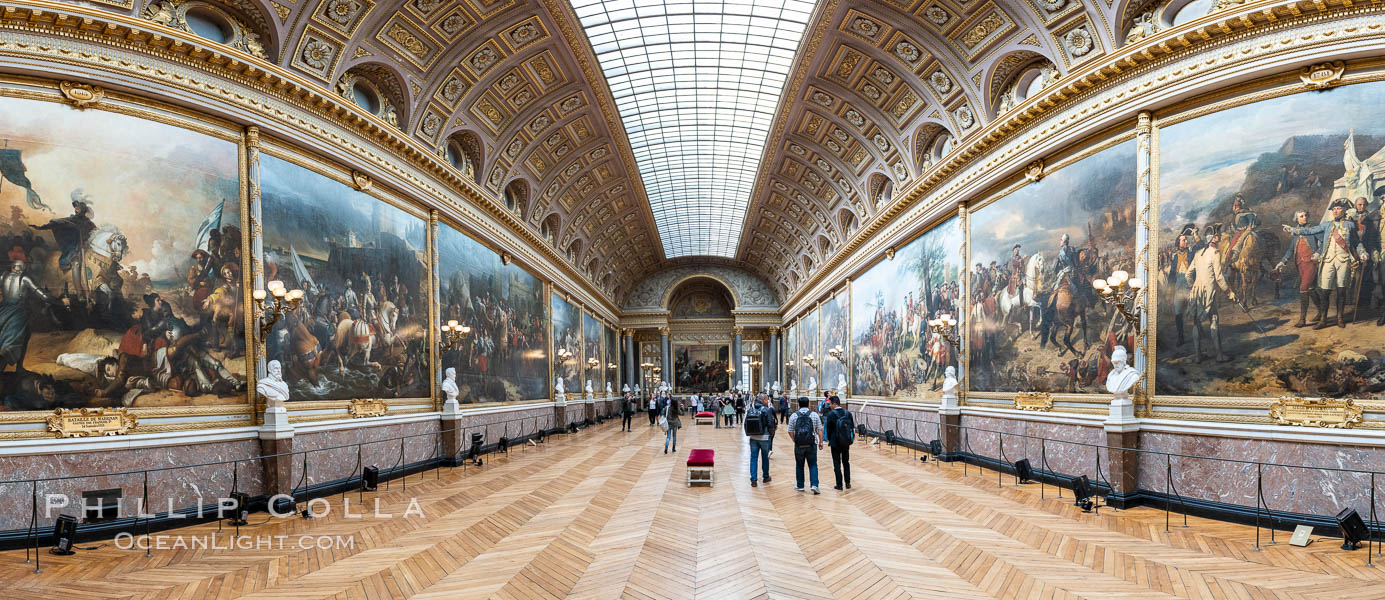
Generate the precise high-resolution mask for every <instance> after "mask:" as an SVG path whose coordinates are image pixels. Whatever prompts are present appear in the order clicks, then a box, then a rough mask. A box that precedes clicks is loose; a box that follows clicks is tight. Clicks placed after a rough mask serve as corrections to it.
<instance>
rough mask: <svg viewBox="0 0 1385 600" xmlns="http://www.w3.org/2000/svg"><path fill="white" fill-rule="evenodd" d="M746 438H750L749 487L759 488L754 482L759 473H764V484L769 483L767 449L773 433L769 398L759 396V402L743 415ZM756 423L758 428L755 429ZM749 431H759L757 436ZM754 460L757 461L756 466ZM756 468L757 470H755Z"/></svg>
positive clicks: (772, 415)
mask: <svg viewBox="0 0 1385 600" xmlns="http://www.w3.org/2000/svg"><path fill="white" fill-rule="evenodd" d="M745 420H746V423H747V425H746V437H748V438H750V487H759V484H758V483H756V482H755V480H756V479H758V475H759V472H760V471H764V472H765V483H769V482H770V477H769V449H770V445H771V442H770V440H771V437H772V435H773V432H774V413H773V412H771V411H770V407H769V398H766V397H765V396H760V402H759V403H758V404H757V405H755V406H751V407H750V411H749V412H748V413H746V415H745ZM752 421H754V422H757V423H758V424H759V427H755V423H752ZM751 431H759V432H760V433H758V434H751V433H750V432H751ZM756 458H758V459H759V461H758V464H757V462H756ZM757 467H758V470H757Z"/></svg>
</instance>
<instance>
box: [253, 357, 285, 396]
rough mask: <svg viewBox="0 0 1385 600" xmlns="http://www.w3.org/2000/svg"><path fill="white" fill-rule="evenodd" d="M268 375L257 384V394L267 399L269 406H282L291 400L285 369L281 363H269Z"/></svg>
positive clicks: (275, 361) (274, 361)
mask: <svg viewBox="0 0 1385 600" xmlns="http://www.w3.org/2000/svg"><path fill="white" fill-rule="evenodd" d="M265 371H266V375H265V377H264V378H263V379H260V380H259V381H258V382H256V383H255V393H257V394H259V395H260V396H261V397H263V398H264V399H265V404H266V405H267V406H281V405H283V403H284V402H285V401H286V400H288V399H289V384H288V383H287V382H285V381H284V368H283V367H281V366H280V365H279V361H277V360H271V361H269V365H268V367H267V368H266V369H265Z"/></svg>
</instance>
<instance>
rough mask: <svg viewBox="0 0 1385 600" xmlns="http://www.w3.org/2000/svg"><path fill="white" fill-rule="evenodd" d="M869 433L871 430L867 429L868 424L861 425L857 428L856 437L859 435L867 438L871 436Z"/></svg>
mask: <svg viewBox="0 0 1385 600" xmlns="http://www.w3.org/2000/svg"><path fill="white" fill-rule="evenodd" d="M869 433H870V430H869V429H866V424H865V423H861V424H859V425H857V426H856V435H859V436H861V437H866V435H867V434H869Z"/></svg>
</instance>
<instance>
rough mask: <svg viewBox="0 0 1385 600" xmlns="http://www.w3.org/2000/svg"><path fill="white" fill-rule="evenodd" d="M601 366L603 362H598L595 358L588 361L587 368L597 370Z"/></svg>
mask: <svg viewBox="0 0 1385 600" xmlns="http://www.w3.org/2000/svg"><path fill="white" fill-rule="evenodd" d="M599 366H601V361H599V360H596V359H595V358H588V359H587V368H588V369H595V368H597V367H599Z"/></svg>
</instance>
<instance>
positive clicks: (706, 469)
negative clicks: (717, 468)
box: [688, 448, 716, 487]
mask: <svg viewBox="0 0 1385 600" xmlns="http://www.w3.org/2000/svg"><path fill="white" fill-rule="evenodd" d="M715 462H716V451H715V450H712V449H711V448H694V449H693V450H692V451H691V452H688V487H692V484H694V483H705V484H707V485H715V484H714V483H712V479H713V473H712V467H713V466H714V464H715ZM693 475H698V477H693Z"/></svg>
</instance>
